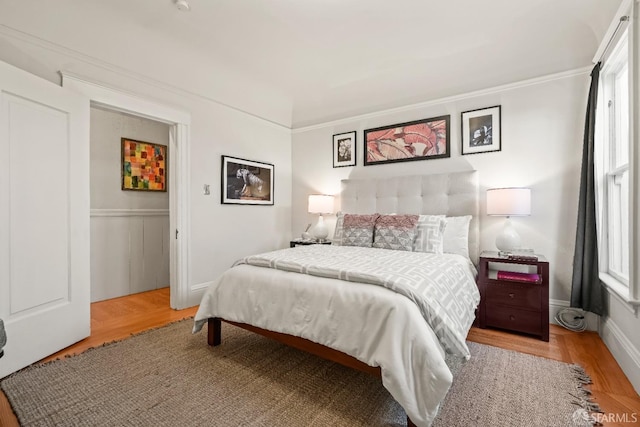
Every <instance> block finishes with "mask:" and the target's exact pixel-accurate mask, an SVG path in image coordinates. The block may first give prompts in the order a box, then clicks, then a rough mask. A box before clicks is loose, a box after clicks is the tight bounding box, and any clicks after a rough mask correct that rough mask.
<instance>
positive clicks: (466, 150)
mask: <svg viewBox="0 0 640 427" xmlns="http://www.w3.org/2000/svg"><path fill="white" fill-rule="evenodd" d="M501 149H502V141H501V134H500V106H499V105H496V106H495V107H488V108H481V109H479V110H472V111H465V112H463V113H462V154H463V155H465V154H477V153H489V152H491V151H500V150H501Z"/></svg>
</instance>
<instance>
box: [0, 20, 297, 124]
mask: <svg viewBox="0 0 640 427" xmlns="http://www.w3.org/2000/svg"><path fill="white" fill-rule="evenodd" d="M0 34H2V35H4V36H6V37H10V38H13V39H17V40H20V41H23V42H25V43H29V44H31V45H34V46H38V47H40V48H42V49H46V50H50V51H53V52H56V53H58V54H60V55H64V56H66V57H69V58H73V59H75V60H77V61H81V62H84V63H85V64H89V65H91V66H94V67H96V68H100V69H102V70H106V71H109V72H111V73H114V74H119V75H123V76H125V77H127V78H130V79H132V80H135V81H136V82H139V83H142V84H145V85H147V86H150V87H154V88H157V89H162V90H165V91H167V92H170V93H173V94H175V95H180V96H186V97H192V98H198V99H201V100H206V101H209V102H212V103H214V104H217V105H220V106H222V107H225V108H229V109H230V110H233V111H236V112H239V113H241V114H243V115H246V116H249V117H251V118H253V119H256V120H258V121H261V122H263V123H265V124H268V125H270V126H272V127H276V128H278V129H281V130H286V131H288V132H290V131H291V128H290V127H289V126H287V125H283V124H282V123H278V122H275V121H273V120H271V119H267V118H265V117H262V116H259V115H257V114H254V113H251V112H249V111H246V110H243V109H241V108H238V107H234V106H233V105H229V104H227V103H225V102H222V101H219V100H217V99H215V98H213V97H211V96H207V95H203V94H201V93H196V92H192V91H190V90H188V89H183V88H181V87H179V86H175V85H172V84H170V83H167V82H164V81H161V80H158V79H155V78H153V77H150V76H147V75H144V74H141V73H138V72H135V71H133V70H130V69H127V68H123V67H121V66H118V65H114V64H112V63H110V62H107V61H104V60H102V59H99V58H96V57H94V56H91V55H87V54H85V53H82V52H80V51H77V50H74V49H71V48H68V47H66V46H62V45H60V44H57V43H54V42H51V41H49V40H45V39H42V38H40V37H37V36H34V35H32V34H29V33H25V32H23V31H20V30H16V29H15V28H11V27H9V26H7V25H5V24H0ZM59 73H60V74H65V75H68V76H73V77H75V78H77V79H81V80H84V81H86V82H94V83H95V84H97V85H100V86H104V87H110V85H107V84H105V83H101V82H96V81H95V80H93V79H91V78H87V77H86V76H82V75H80V74H74V73H71V72H69V71H64V70H59Z"/></svg>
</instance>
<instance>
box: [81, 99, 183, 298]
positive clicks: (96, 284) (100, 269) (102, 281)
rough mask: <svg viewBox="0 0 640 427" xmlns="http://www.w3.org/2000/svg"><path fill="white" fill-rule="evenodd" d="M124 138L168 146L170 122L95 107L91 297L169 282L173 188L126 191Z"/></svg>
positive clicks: (149, 287) (160, 285) (92, 145)
mask: <svg viewBox="0 0 640 427" xmlns="http://www.w3.org/2000/svg"><path fill="white" fill-rule="evenodd" d="M123 137H125V138H130V139H135V140H138V141H145V142H152V143H155V144H161V145H165V146H168V145H169V125H167V124H165V123H160V122H156V121H153V120H149V119H145V118H142V117H135V116H131V115H128V114H124V113H120V112H116V111H110V110H104V109H100V108H91V126H90V156H91V160H90V178H91V302H95V301H101V300H105V299H109V298H115V297H120V296H124V295H129V294H134V293H137V292H144V291H149V290H152V289H159V288H162V287H166V286H169V192H168V191H167V192H152V191H123V190H122V185H121V176H122V174H121V169H122V165H121V160H122V152H121V138H123ZM169 155H171V153H169Z"/></svg>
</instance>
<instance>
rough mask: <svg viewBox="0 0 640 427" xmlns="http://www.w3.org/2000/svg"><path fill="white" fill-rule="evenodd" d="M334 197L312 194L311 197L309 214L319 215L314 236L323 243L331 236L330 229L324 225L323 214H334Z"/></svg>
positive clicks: (314, 228)
mask: <svg viewBox="0 0 640 427" xmlns="http://www.w3.org/2000/svg"><path fill="white" fill-rule="evenodd" d="M333 199H334V197H333V196H327V195H325V194H311V195H310V196H309V209H308V211H309V213H311V214H318V215H319V216H318V223H317V224H316V225H315V227H313V235H314V236H315V237H316V239H318V241H320V242H323V241H324V240H325V239H326V238H327V236H328V235H329V229H328V228H327V226H326V225H325V223H324V218H322V214H332V213H333Z"/></svg>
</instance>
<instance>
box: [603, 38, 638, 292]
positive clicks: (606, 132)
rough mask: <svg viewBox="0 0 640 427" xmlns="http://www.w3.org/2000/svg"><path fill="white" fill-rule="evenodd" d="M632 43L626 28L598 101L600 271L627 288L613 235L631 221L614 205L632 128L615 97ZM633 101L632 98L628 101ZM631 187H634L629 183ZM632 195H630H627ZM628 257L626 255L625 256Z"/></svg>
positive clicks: (609, 63)
mask: <svg viewBox="0 0 640 427" xmlns="http://www.w3.org/2000/svg"><path fill="white" fill-rule="evenodd" d="M629 59H630V56H629V43H628V34H627V32H626V31H625V32H624V33H623V34H622V36H621V38H620V40H619V41H618V43H617V45H616V46H615V49H614V50H613V51H612V52H611V55H609V58H608V60H607V62H606V64H605V65H604V67H603V68H602V71H601V73H600V83H601V84H602V89H603V90H602V91H601V93H602V97H601V99H600V101H599V103H598V104H599V105H598V106H599V107H600V108H601V109H602V112H603V120H602V121H601V123H602V128H603V132H602V138H603V141H602V142H601V144H603V145H602V161H601V163H600V164H601V165H603V167H604V170H603V172H604V176H603V178H602V179H603V181H604V182H603V184H602V188H603V196H604V197H602V198H601V199H600V200H603V201H606V205H605V206H603V209H602V215H603V222H604V224H603V226H604V230H603V231H605V232H604V233H603V235H602V237H603V239H602V241H601V250H600V253H601V255H602V263H601V266H600V271H603V272H604V273H605V274H608V275H609V276H611V277H612V278H613V279H615V280H616V281H617V282H619V284H621V285H623V286H624V287H628V286H629V274H627V275H625V274H624V273H623V272H622V271H620V270H616V268H615V267H614V265H613V262H612V261H613V260H614V259H618V258H619V257H620V256H621V254H620V253H619V252H618V251H617V248H616V247H614V245H613V244H611V243H612V239H613V236H615V235H617V234H618V233H620V234H622V233H621V232H620V231H619V230H618V229H619V228H623V229H627V234H628V230H629V228H630V227H629V225H630V224H626V225H625V224H621V223H620V222H619V221H617V220H616V218H615V217H616V215H615V214H616V213H617V211H614V210H613V206H614V205H615V206H617V205H618V204H619V203H617V200H615V194H616V193H617V191H616V189H615V186H616V185H617V183H618V181H619V180H620V179H621V178H622V176H623V175H624V174H625V173H629V162H627V163H625V164H623V165H617V164H616V158H617V148H618V145H619V144H618V142H619V140H620V138H621V137H625V138H629V139H630V137H631V135H630V130H629V132H628V133H627V134H626V135H620V129H619V128H620V126H619V121H620V116H619V115H618V114H617V113H618V110H619V99H617V97H616V81H617V77H618V75H619V74H620V73H621V72H623V70H625V69H626V71H627V75H629V69H630V64H629V62H630V61H629ZM627 85H628V87H631V83H630V81H627ZM630 101H631V100H630V99H629V102H630ZM630 109H631V105H628V106H627V120H628V121H629V123H631V122H630V120H631V118H630V117H629V112H630ZM630 187H631V186H630ZM628 196H629V195H627V198H628ZM630 250H631V248H630V246H627V251H626V259H627V262H626V264H627V269H630V263H629V256H630ZM623 258H625V257H623Z"/></svg>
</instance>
